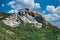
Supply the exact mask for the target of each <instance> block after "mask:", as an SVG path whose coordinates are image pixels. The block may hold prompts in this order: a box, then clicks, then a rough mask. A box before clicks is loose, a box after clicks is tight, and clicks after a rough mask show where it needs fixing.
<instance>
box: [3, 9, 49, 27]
mask: <svg viewBox="0 0 60 40" xmlns="http://www.w3.org/2000/svg"><path fill="white" fill-rule="evenodd" d="M3 22H4V23H5V24H6V25H10V26H16V25H18V24H20V23H34V24H35V25H36V26H41V25H42V24H44V25H49V22H47V21H46V20H45V18H44V17H43V15H42V14H41V13H39V12H37V11H35V10H33V9H31V8H25V9H21V10H20V11H19V12H18V13H13V14H12V15H11V16H10V17H7V18H6V20H3Z"/></svg>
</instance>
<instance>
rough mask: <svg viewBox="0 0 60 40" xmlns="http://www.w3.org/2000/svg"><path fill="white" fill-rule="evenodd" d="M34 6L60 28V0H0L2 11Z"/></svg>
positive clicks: (33, 7)
mask: <svg viewBox="0 0 60 40" xmlns="http://www.w3.org/2000/svg"><path fill="white" fill-rule="evenodd" d="M23 8H32V9H35V10H37V11H38V12H41V13H42V14H43V15H44V17H45V19H46V20H47V21H49V22H50V23H51V24H53V25H56V26H57V27H58V28H60V0H0V12H8V13H13V12H16V13H17V12H18V11H19V10H20V9H23Z"/></svg>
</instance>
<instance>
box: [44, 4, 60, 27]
mask: <svg viewBox="0 0 60 40" xmlns="http://www.w3.org/2000/svg"><path fill="white" fill-rule="evenodd" d="M46 11H47V12H49V14H46V15H45V17H46V19H47V20H48V21H54V22H55V21H57V22H56V23H55V24H57V23H58V22H60V21H58V20H60V6H58V7H55V6H51V5H48V6H47V7H46ZM59 24H60V23H59ZM57 26H58V25H57ZM59 26H60V25H59Z"/></svg>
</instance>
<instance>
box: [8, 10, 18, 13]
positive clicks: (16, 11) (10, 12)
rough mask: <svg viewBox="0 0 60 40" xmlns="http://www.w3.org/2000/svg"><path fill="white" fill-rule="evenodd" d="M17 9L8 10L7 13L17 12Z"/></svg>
mask: <svg viewBox="0 0 60 40" xmlns="http://www.w3.org/2000/svg"><path fill="white" fill-rule="evenodd" d="M17 12H18V11H17V10H10V11H9V12H8V13H17Z"/></svg>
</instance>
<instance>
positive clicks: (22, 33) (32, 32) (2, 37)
mask: <svg viewBox="0 0 60 40" xmlns="http://www.w3.org/2000/svg"><path fill="white" fill-rule="evenodd" d="M7 30H10V31H12V32H13V33H14V34H10V33H7V32H6V31H7ZM58 36H60V30H59V29H57V28H55V27H52V26H51V27H48V28H47V27H46V26H44V25H43V27H42V28H37V27H35V26H34V25H33V24H29V23H27V24H19V26H17V27H10V26H8V25H5V24H4V23H3V22H0V40H57V38H58ZM59 40H60V39H59Z"/></svg>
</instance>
